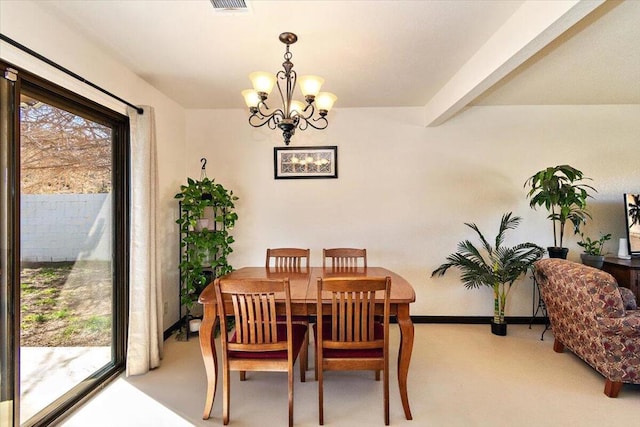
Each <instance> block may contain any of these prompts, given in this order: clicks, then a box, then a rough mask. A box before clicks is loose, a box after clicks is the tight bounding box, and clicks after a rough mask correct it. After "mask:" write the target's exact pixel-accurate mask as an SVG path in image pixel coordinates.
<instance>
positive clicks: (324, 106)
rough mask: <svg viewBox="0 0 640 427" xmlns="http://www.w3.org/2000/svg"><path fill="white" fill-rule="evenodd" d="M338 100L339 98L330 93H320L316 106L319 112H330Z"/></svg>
mask: <svg viewBox="0 0 640 427" xmlns="http://www.w3.org/2000/svg"><path fill="white" fill-rule="evenodd" d="M337 100H338V97H337V96H335V95H334V94H332V93H330V92H320V93H319V94H318V96H316V106H317V107H318V110H321V111H325V112H329V111H331V108H333V104H334V103H335V102H336V101H337Z"/></svg>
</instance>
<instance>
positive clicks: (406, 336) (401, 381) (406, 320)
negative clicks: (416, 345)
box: [397, 304, 414, 420]
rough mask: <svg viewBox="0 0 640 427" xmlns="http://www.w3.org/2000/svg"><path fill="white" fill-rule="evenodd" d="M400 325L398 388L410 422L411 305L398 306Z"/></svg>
mask: <svg viewBox="0 0 640 427" xmlns="http://www.w3.org/2000/svg"><path fill="white" fill-rule="evenodd" d="M397 318H398V325H399V326H400V349H399V351H398V387H399V388H400V399H401V400H402V407H403V409H404V415H405V417H406V418H407V419H408V420H412V419H413V417H412V415H411V408H410V407H409V395H408V392H407V376H408V375H409V362H411V352H412V351H413V336H414V330H413V321H411V317H410V316H409V304H399V305H398V313H397Z"/></svg>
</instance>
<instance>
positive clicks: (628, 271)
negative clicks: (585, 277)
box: [602, 257, 640, 301]
mask: <svg viewBox="0 0 640 427" xmlns="http://www.w3.org/2000/svg"><path fill="white" fill-rule="evenodd" d="M602 270H603V271H606V272H607V273H609V274H611V275H612V276H613V277H615V279H616V281H617V282H618V285H620V286H624V287H625V288H629V289H631V290H632V291H633V293H634V295H635V296H636V300H637V301H640V258H632V259H621V258H615V257H607V258H605V259H604V265H603V266H602Z"/></svg>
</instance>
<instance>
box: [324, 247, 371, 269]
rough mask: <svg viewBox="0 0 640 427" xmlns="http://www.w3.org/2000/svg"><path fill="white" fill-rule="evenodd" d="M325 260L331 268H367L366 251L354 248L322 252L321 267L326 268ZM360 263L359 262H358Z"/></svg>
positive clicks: (332, 249)
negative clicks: (329, 263)
mask: <svg viewBox="0 0 640 427" xmlns="http://www.w3.org/2000/svg"><path fill="white" fill-rule="evenodd" d="M327 260H329V261H330V262H331V267H333V268H355V267H358V266H359V265H358V264H361V265H360V266H361V267H366V266H367V250H366V249H354V248H331V249H323V250H322V267H323V268H327ZM359 261H360V262H359Z"/></svg>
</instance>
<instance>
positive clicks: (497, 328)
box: [491, 320, 507, 337]
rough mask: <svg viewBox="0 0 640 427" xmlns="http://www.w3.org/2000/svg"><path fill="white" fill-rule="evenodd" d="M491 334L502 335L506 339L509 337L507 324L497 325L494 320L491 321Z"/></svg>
mask: <svg viewBox="0 0 640 427" xmlns="http://www.w3.org/2000/svg"><path fill="white" fill-rule="evenodd" d="M491 333H492V334H493V335H500V336H501V337H504V336H505V335H507V324H506V323H495V322H494V321H493V320H492V321H491Z"/></svg>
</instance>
